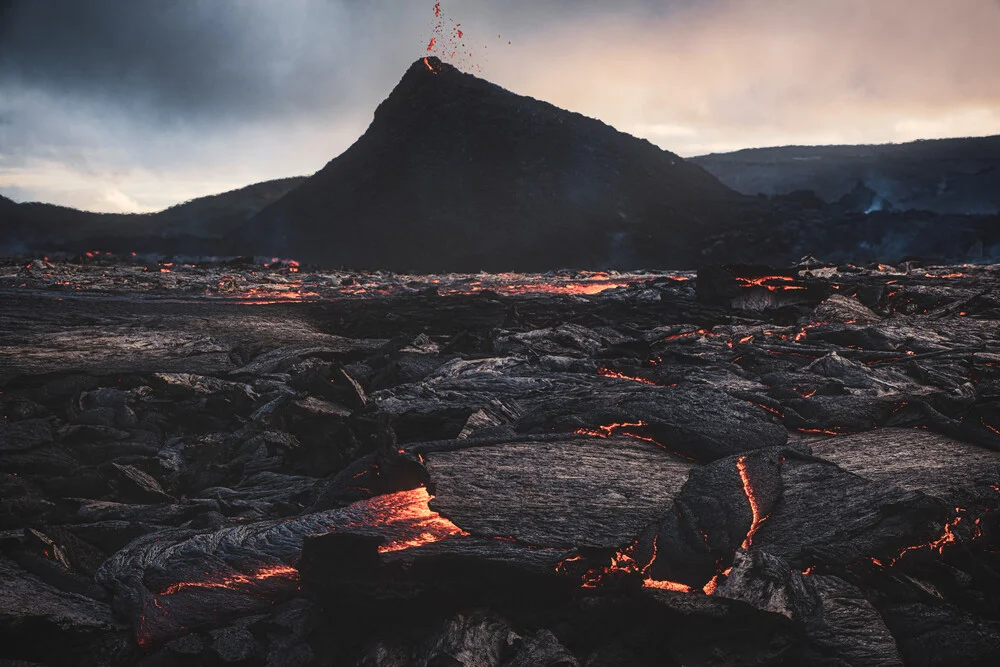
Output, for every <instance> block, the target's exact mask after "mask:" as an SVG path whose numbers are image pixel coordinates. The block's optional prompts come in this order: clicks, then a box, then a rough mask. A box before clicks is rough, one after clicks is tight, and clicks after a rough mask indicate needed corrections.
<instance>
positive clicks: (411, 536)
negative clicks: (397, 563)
mask: <svg viewBox="0 0 1000 667" xmlns="http://www.w3.org/2000/svg"><path fill="white" fill-rule="evenodd" d="M432 497H433V496H431V495H430V494H429V493H428V492H427V489H426V488H424V487H422V486H421V487H418V488H416V489H411V490H409V491H398V492H396V493H390V494H387V495H384V496H376V497H374V498H370V499H368V500H362V501H360V502H357V503H355V504H354V505H352V506H351V509H352V510H354V511H357V512H360V513H361V514H360V516H359V517H358V518H356V519H354V520H353V521H351V523H350V524H349V525H350V526H352V527H357V528H373V527H374V528H378V529H379V531H378V532H379V533H380V534H383V535H385V536H386V537H388V538H390V540H391V541H390V542H388V543H387V544H384V545H382V546H380V547H379V549H378V550H379V552H380V553H389V552H392V551H402V550H403V549H410V548H412V547H419V546H422V545H424V544H430V543H432V542H440V541H441V540H443V539H445V538H448V537H452V536H453V535H468V533H467V532H465V531H464V530H462V529H461V528H459V527H458V526H456V525H455V524H453V523H452V522H451V521H449V520H448V519H446V518H444V517H443V516H441V515H440V514H438V513H437V512H435V511H434V510H432V509H431V508H430V506H429V503H430V500H431V498H432ZM353 513H354V512H353V511H352V514H353Z"/></svg>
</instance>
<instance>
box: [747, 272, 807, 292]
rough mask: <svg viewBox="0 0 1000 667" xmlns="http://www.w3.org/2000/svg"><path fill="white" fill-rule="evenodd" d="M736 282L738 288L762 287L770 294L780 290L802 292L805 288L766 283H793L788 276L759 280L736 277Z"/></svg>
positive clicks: (792, 279)
mask: <svg viewBox="0 0 1000 667" xmlns="http://www.w3.org/2000/svg"><path fill="white" fill-rule="evenodd" d="M736 282H737V283H739V286H740V287H743V288H748V287H763V288H765V289H767V290H770V291H771V292H778V291H782V290H804V289H806V288H805V287H803V286H801V285H767V284H765V283H768V282H785V283H791V282H795V278H789V277H788V276H762V277H760V278H743V277H741V276H736Z"/></svg>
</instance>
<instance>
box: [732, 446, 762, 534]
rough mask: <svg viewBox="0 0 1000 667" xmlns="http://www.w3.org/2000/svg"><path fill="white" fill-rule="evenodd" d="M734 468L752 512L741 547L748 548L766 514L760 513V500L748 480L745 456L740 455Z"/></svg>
mask: <svg viewBox="0 0 1000 667" xmlns="http://www.w3.org/2000/svg"><path fill="white" fill-rule="evenodd" d="M736 469H737V470H738V471H739V473H740V481H742V482H743V493H745V494H746V497H747V502H749V503H750V511H751V512H752V513H753V521H752V522H751V523H750V530H748V531H747V536H746V538H745V539H744V540H743V544H742V545H741V548H743V549H749V548H750V545H752V544H753V536H754V534H755V533H756V532H757V530H758V529H759V528H760V524H762V523H764V522H765V521H766V520H767V516H766V515H763V514H761V511H760V502H759V501H758V499H757V496H756V494H755V492H754V489H753V483H752V482H751V481H750V473H749V471H748V470H747V457H745V456H741V457H740V458H738V459H737V460H736Z"/></svg>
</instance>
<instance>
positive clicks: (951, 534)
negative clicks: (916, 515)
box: [871, 507, 981, 567]
mask: <svg viewBox="0 0 1000 667" xmlns="http://www.w3.org/2000/svg"><path fill="white" fill-rule="evenodd" d="M965 511H966V510H965V509H964V508H962V507H956V508H955V517H954V518H953V519H949V520H948V521H946V522H945V524H944V529H943V530H942V532H941V535H940V536H939V537H937V538H936V539H934V540H931V541H930V542H925V543H923V544H914V545H911V546H908V547H905V548H903V549H902V550H900V552H899V553H898V554H896V555H895V556H893V557H892V558H890V559H888V560H884V561H883V560H879V559H878V558H872V559H871V561H872V563H874V564H875V565H878V566H879V567H892V566H893V565H895V564H896V563H898V562H899V560H900V559H901V558H902V557H903V556H905V555H906V554H908V553H910V552H911V551H918V550H920V549H931V550H934V551H937V552H938V554H939V555H944V548H945V547H946V546H948V545H949V544H955V543H957V542H958V535H956V534H955V528H956V527H957V526H958V524H960V523H961V522H962V519H963V518H964V517H963V516H962V515H963V514H964V513H965ZM973 523H974V525H975V528H974V531H975V534H976V536H978V533H979V532H980V530H981V529H980V528H979V523H980V522H979V519H976V520H975V521H974V522H973Z"/></svg>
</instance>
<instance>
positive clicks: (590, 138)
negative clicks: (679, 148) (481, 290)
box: [245, 57, 743, 271]
mask: <svg viewBox="0 0 1000 667" xmlns="http://www.w3.org/2000/svg"><path fill="white" fill-rule="evenodd" d="M742 199H743V196H742V195H739V194H737V193H736V192H735V191H733V190H730V189H729V188H728V187H726V186H725V185H723V184H722V183H721V182H720V181H718V180H717V179H716V178H715V177H714V176H712V175H710V174H709V173H708V172H706V171H705V170H703V169H702V168H701V167H699V166H697V165H694V164H692V163H689V162H686V161H685V160H683V159H682V158H680V157H679V156H677V155H675V154H674V153H671V152H669V151H665V150H662V149H660V148H658V147H656V146H654V145H653V144H651V143H649V142H648V141H645V140H642V139H637V138H635V137H633V136H630V135H627V134H624V133H622V132H619V131H617V130H615V129H614V128H612V127H610V126H608V125H606V124H604V123H602V122H600V121H598V120H595V119H593V118H588V117H585V116H583V115H581V114H578V113H573V112H570V111H565V110H563V109H560V108H558V107H555V106H553V105H551V104H548V103H546V102H541V101H539V100H536V99H532V98H530V97H524V96H521V95H517V94H514V93H512V92H510V91H507V90H505V89H503V88H501V87H500V86H497V85H495V84H493V83H490V82H488V81H484V80H482V79H479V78H477V77H475V76H472V75H470V74H466V73H463V72H461V71H459V70H458V69H456V68H455V67H453V66H452V65H449V64H447V63H443V62H441V61H440V60H438V59H437V58H434V57H429V58H422V59H420V60H417V61H416V62H414V63H413V64H412V65H411V66H410V68H409V69H408V70H407V72H406V74H405V75H404V76H403V78H402V80H401V81H400V82H399V84H398V85H397V86H396V87H395V89H394V90H393V91H392V93H391V94H390V95H389V97H388V98H387V99H386V100H385V101H383V102H382V103H381V104H380V105H379V107H378V108H377V109H376V111H375V116H374V120H373V121H372V123H371V125H370V126H369V127H368V130H367V131H366V132H365V134H364V135H363V136H362V137H361V138H360V139H358V141H357V142H356V143H355V144H354V145H352V146H351V147H350V148H349V149H348V150H347V151H345V152H344V153H343V154H342V155H340V156H338V157H336V158H334V159H333V160H331V161H330V162H329V163H328V164H327V165H326V166H325V167H323V169H321V170H320V171H319V172H317V173H316V174H314V175H313V176H312V177H310V178H308V179H307V180H306V181H304V182H303V183H302V184H301V185H300V186H299V187H297V188H295V189H294V190H292V191H291V192H289V193H288V194H287V195H285V196H284V197H282V198H281V199H279V200H277V201H276V202H274V203H273V204H271V205H270V206H268V207H266V208H264V209H263V210H262V211H261V212H260V213H258V214H257V215H256V216H255V217H254V218H253V219H252V220H251V222H250V223H249V225H248V227H247V228H246V230H245V231H246V232H247V234H246V238H247V239H248V241H249V242H250V243H251V244H252V245H253V248H252V249H253V250H255V251H257V252H261V253H265V254H267V253H272V254H273V253H277V254H284V255H288V256H293V257H296V258H297V259H300V260H304V261H307V262H310V263H317V264H323V265H327V266H335V265H340V266H354V267H364V268H372V269H393V270H416V271H445V270H450V271H454V270H479V269H486V270H545V269H550V268H552V267H553V266H567V267H580V268H607V267H616V268H630V267H632V268H634V267H638V266H653V265H663V264H669V265H671V266H682V265H684V264H685V263H691V252H692V250H693V248H694V247H695V245H696V243H697V241H698V240H700V239H703V238H704V237H705V236H706V235H707V234H709V233H711V232H712V231H713V230H714V229H716V228H717V227H718V226H719V224H720V223H721V221H722V220H724V219H725V213H726V211H727V209H729V208H731V206H732V204H733V203H734V202H737V201H740V200H742Z"/></svg>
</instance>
